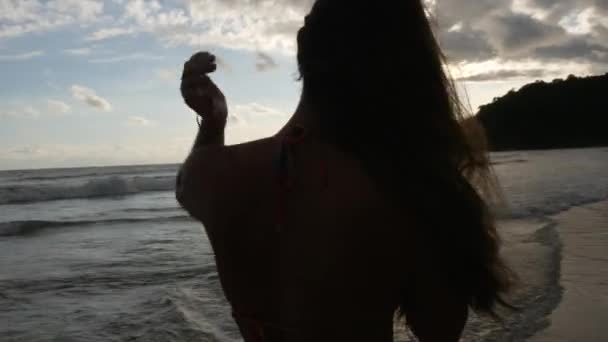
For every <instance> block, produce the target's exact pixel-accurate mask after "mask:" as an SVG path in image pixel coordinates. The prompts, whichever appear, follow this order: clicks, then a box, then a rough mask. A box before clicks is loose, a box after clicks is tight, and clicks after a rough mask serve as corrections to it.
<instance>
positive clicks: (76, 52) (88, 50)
mask: <svg viewBox="0 0 608 342" xmlns="http://www.w3.org/2000/svg"><path fill="white" fill-rule="evenodd" d="M63 52H64V53H67V54H69V55H75V56H85V55H90V54H91V52H93V50H91V48H77V49H65V50H63Z"/></svg>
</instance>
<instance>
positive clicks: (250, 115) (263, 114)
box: [229, 102, 287, 122]
mask: <svg viewBox="0 0 608 342" xmlns="http://www.w3.org/2000/svg"><path fill="white" fill-rule="evenodd" d="M229 113H230V114H232V115H234V116H235V120H236V121H244V122H254V121H257V120H265V119H284V118H287V113H284V112H282V111H280V110H278V109H276V108H273V107H269V106H266V105H263V104H259V103H256V102H251V103H247V104H237V105H234V106H231V107H230V110H229Z"/></svg>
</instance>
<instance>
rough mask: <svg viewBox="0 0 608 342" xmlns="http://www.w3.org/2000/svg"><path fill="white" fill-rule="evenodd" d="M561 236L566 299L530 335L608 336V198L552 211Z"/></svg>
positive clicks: (562, 340)
mask: <svg viewBox="0 0 608 342" xmlns="http://www.w3.org/2000/svg"><path fill="white" fill-rule="evenodd" d="M551 218H552V219H553V220H554V221H555V223H556V224H557V226H556V230H557V232H558V234H559V238H560V240H561V244H562V246H561V261H560V273H559V274H560V276H559V286H560V287H561V288H562V291H561V292H562V293H561V300H560V301H559V302H558V303H557V306H556V308H555V309H554V310H553V311H552V312H551V313H550V314H549V315H548V316H546V317H545V319H546V321H547V323H548V324H547V327H545V328H544V329H541V330H540V331H537V332H536V334H534V335H533V336H532V337H531V338H530V339H529V341H532V342H549V341H555V342H566V341H588V342H594V341H598V342H599V341H606V340H608V325H607V324H606V319H608V200H604V201H601V202H594V203H590V204H585V205H582V206H577V207H572V208H570V209H568V210H566V211H563V212H561V213H559V214H556V215H554V216H552V217H551Z"/></svg>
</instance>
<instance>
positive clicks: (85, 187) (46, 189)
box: [0, 176, 175, 204]
mask: <svg viewBox="0 0 608 342" xmlns="http://www.w3.org/2000/svg"><path fill="white" fill-rule="evenodd" d="M174 188H175V176H156V177H146V176H136V177H120V176H112V177H103V178H96V179H91V180H89V181H87V182H85V183H80V184H63V185H48V184H27V185H12V186H5V187H0V204H11V203H28V202H43V201H52V200H59V199H72V198H92V197H109V196H122V195H131V194H136V193H140V192H149V191H171V190H173V189H174Z"/></svg>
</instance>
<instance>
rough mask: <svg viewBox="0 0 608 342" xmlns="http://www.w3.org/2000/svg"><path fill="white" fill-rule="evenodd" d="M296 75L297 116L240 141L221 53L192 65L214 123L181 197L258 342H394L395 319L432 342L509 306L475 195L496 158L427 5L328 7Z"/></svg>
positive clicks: (187, 79)
mask: <svg viewBox="0 0 608 342" xmlns="http://www.w3.org/2000/svg"><path fill="white" fill-rule="evenodd" d="M298 65H299V70H300V73H301V78H302V80H303V91H302V97H301V101H300V104H299V106H298V108H297V110H296V111H295V113H294V115H293V117H292V118H291V119H290V120H289V122H288V123H287V124H286V125H285V126H284V127H283V128H282V129H281V130H280V131H279V132H278V133H277V134H276V135H274V136H272V137H269V138H266V139H262V140H258V141H254V142H250V143H246V144H241V145H236V146H225V145H224V127H225V125H226V117H227V110H226V103H225V99H224V96H223V95H222V93H221V91H220V90H219V89H218V88H217V87H216V86H215V85H214V83H213V82H212V81H211V80H210V79H209V77H207V76H206V74H207V73H209V72H211V71H213V70H215V64H214V57H213V56H212V55H210V54H207V53H199V54H197V55H195V56H193V58H192V59H191V60H190V61H188V62H187V63H186V65H185V68H184V76H183V82H182V94H183V96H184V99H185V101H186V103H187V104H188V105H189V107H190V108H192V109H193V110H194V111H196V112H197V113H198V114H199V115H200V116H201V117H202V118H203V120H202V125H201V129H200V132H199V134H198V137H197V139H196V142H195V145H194V148H193V149H192V152H191V154H190V156H189V157H188V159H187V160H186V162H185V163H184V165H183V166H182V169H181V171H180V173H179V176H178V184H177V198H178V200H179V202H180V203H181V205H182V206H183V207H184V208H185V209H186V210H187V211H188V212H189V213H190V214H191V215H192V216H193V217H195V218H196V219H198V220H200V221H201V222H202V223H203V224H204V226H205V228H206V230H207V234H208V236H209V238H210V241H211V244H212V246H213V249H214V252H215V254H216V261H217V266H218V271H219V275H220V279H221V283H222V286H223V288H224V292H225V294H226V297H227V299H228V301H229V302H230V304H231V305H232V307H233V314H234V317H235V320H236V322H237V323H238V325H239V327H240V330H241V333H242V334H243V336H244V338H245V341H247V342H257V341H377V342H382V341H392V337H393V330H392V329H393V318H394V314H395V312H398V313H399V314H400V315H402V316H404V317H405V319H406V324H407V325H408V326H409V328H410V329H411V330H412V331H413V333H414V334H415V335H417V337H418V338H419V340H420V341H457V340H458V339H459V337H460V335H461V333H462V330H463V327H464V325H465V322H466V320H467V314H468V309H469V308H471V309H473V310H476V311H478V312H480V313H487V314H491V315H493V314H494V312H495V311H494V310H495V307H496V304H504V301H503V300H502V299H501V294H502V293H504V292H505V291H506V290H507V289H508V288H509V285H510V272H509V270H508V268H507V267H506V266H505V265H504V264H503V261H502V260H501V259H500V257H499V255H498V241H497V236H496V230H495V225H494V221H493V220H492V217H491V215H490V213H489V210H488V207H487V205H486V203H485V202H484V200H483V199H482V197H481V195H480V192H481V191H480V190H478V188H479V187H478V186H476V185H477V184H483V183H484V182H483V181H484V180H487V179H489V176H488V175H489V165H488V159H487V154H486V152H485V151H484V150H483V149H482V148H480V147H478V146H483V144H481V145H479V144H473V142H472V140H471V139H470V138H469V137H470V135H467V134H465V132H464V128H463V117H462V114H463V110H462V107H461V106H460V104H459V102H458V99H457V96H456V92H455V91H454V88H453V86H452V84H451V82H450V81H449V79H448V78H447V77H446V74H445V72H444V70H443V67H442V55H441V53H440V50H439V48H438V46H437V43H436V40H435V38H434V36H433V32H432V30H431V27H430V25H429V22H428V20H427V18H426V15H425V11H424V8H423V6H422V4H421V2H420V0H402V1H390V2H387V1H358V0H349V1H340V0H317V1H316V3H315V4H314V7H313V9H312V11H311V13H310V14H309V15H308V16H307V17H306V21H305V25H304V27H302V28H301V30H300V31H299V33H298ZM466 123H467V125H466V126H473V122H472V120H471V119H468V121H467V122H466ZM485 183H487V182H485Z"/></svg>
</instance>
